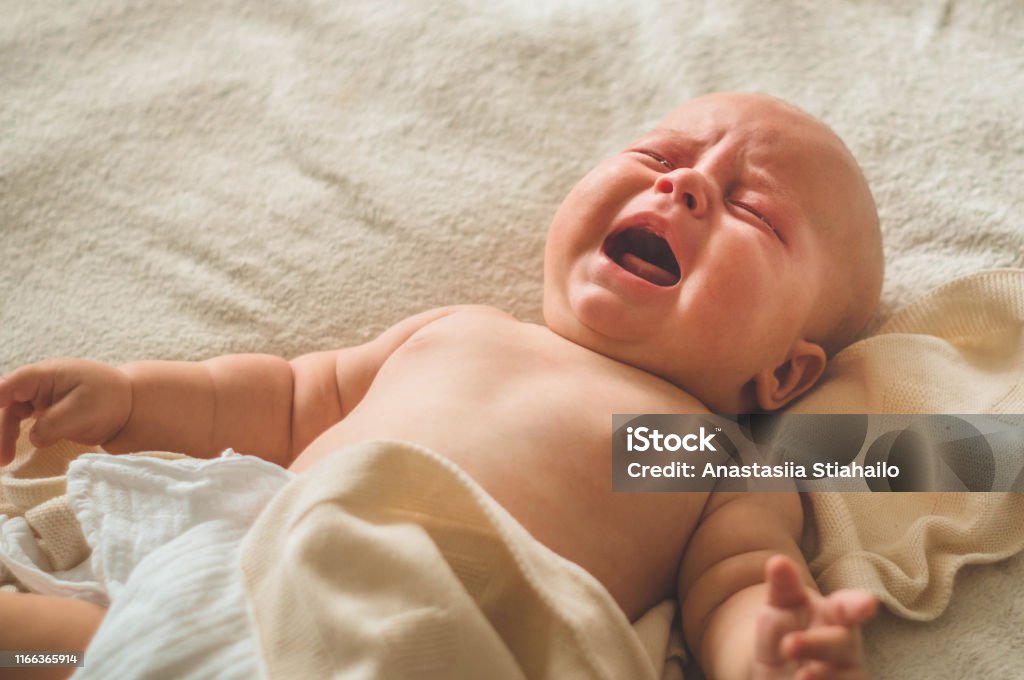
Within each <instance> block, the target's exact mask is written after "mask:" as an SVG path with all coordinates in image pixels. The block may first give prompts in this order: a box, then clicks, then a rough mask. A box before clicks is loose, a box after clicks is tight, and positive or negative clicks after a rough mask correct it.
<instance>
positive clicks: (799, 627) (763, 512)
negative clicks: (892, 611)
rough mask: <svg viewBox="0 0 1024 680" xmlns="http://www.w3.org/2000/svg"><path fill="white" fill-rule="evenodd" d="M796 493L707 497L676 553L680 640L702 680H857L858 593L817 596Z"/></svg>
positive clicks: (868, 611) (861, 606)
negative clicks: (680, 560) (680, 555)
mask: <svg viewBox="0 0 1024 680" xmlns="http://www.w3.org/2000/svg"><path fill="white" fill-rule="evenodd" d="M802 524H803V512H802V509H801V506H800V499H799V496H798V495H797V494H796V493H735V494H713V495H712V497H711V499H710V500H709V502H708V507H707V508H706V509H705V512H704V517H703V518H702V521H701V524H700V525H699V526H698V528H697V531H696V532H695V533H694V536H693V538H692V539H691V541H690V544H689V545H688V546H687V549H686V553H685V554H684V556H683V563H682V566H681V569H680V578H679V597H680V601H681V603H682V612H683V630H684V632H685V634H686V640H687V643H688V645H689V647H690V649H691V651H692V652H693V653H694V655H695V656H696V657H697V660H698V661H699V662H700V663H701V666H702V668H703V669H704V672H705V674H706V675H707V676H708V678H709V679H710V680H739V679H743V680H748V679H754V680H783V679H785V680H790V679H794V678H795V679H799V680H811V679H812V678H819V677H820V678H825V677H827V678H845V679H849V680H855V679H856V680H863V679H864V678H866V677H867V675H866V672H865V671H864V668H863V658H862V650H861V640H860V624H861V623H863V622H864V621H866V620H867V619H869V618H870V617H871V616H872V615H873V613H874V609H875V601H874V598H873V597H872V596H871V595H869V594H867V593H863V592H860V591H841V592H838V593H834V594H832V595H830V596H828V597H822V595H820V594H819V593H818V591H817V587H816V586H815V584H814V580H813V579H812V578H811V575H810V572H809V570H808V569H807V566H806V563H805V562H804V559H803V556H802V554H801V553H800V548H799V537H800V534H801V530H802Z"/></svg>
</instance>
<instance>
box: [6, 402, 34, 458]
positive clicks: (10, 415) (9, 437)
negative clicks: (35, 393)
mask: <svg viewBox="0 0 1024 680" xmlns="http://www.w3.org/2000/svg"><path fill="white" fill-rule="evenodd" d="M30 415H32V404H22V403H14V404H11V405H10V406H8V407H7V408H5V409H0V466H3V465H7V464H8V463H10V462H11V461H12V460H14V452H15V450H16V447H17V445H18V435H19V434H20V433H21V421H22V420H23V419H25V418H27V417H29V416H30Z"/></svg>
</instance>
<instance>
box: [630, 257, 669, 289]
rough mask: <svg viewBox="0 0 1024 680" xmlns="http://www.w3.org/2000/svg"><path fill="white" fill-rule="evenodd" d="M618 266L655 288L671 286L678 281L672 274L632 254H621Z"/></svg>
mask: <svg viewBox="0 0 1024 680" xmlns="http://www.w3.org/2000/svg"><path fill="white" fill-rule="evenodd" d="M619 264H620V265H621V266H622V268H623V269H625V270H626V271H628V272H630V273H631V274H636V275H637V276H639V277H640V278H641V279H645V280H647V281H650V282H651V283H653V284H654V285H656V286H671V285H674V284H675V282H676V281H677V280H678V279H679V277H678V276H676V275H675V274H673V273H672V272H669V271H665V270H664V269H662V268H661V267H659V266H658V265H656V264H654V263H653V262H648V261H647V260H644V259H642V258H639V257H637V256H636V255H634V254H633V253H623V255H622V259H621V260H620V262H619Z"/></svg>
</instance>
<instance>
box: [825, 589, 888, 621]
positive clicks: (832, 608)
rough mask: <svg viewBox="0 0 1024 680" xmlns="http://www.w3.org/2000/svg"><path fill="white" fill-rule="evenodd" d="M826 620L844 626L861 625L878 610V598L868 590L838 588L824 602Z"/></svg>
mask: <svg viewBox="0 0 1024 680" xmlns="http://www.w3.org/2000/svg"><path fill="white" fill-rule="evenodd" d="M822 607H823V610H824V614H825V617H826V620H828V621H829V622H831V623H838V624H840V625H842V626H859V625H860V624H862V623H864V622H866V621H867V620H868V619H870V618H871V617H873V616H874V615H875V613H876V612H877V611H878V600H877V598H875V596H874V595H872V594H871V593H869V592H867V591H866V590H838V591H836V592H834V593H832V594H831V595H829V596H828V597H826V598H825V600H824V602H823V603H822Z"/></svg>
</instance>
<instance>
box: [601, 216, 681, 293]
mask: <svg viewBox="0 0 1024 680" xmlns="http://www.w3.org/2000/svg"><path fill="white" fill-rule="evenodd" d="M604 252H605V254H607V255H608V257H610V258H611V259H612V261H613V262H615V264H617V265H619V266H620V267H622V268H623V269H625V270H626V271H628V272H629V273H631V274H634V275H635V276H639V277H640V278H641V279H644V280H645V281H649V282H651V283H653V284H654V285H656V286H665V287H667V286H674V285H675V284H676V283H678V282H679V263H678V262H676V256H675V254H673V252H672V248H670V247H669V245H668V242H667V241H666V240H665V239H663V238H662V237H661V236H658V235H657V234H655V233H654V232H653V231H651V230H650V229H649V228H647V227H645V226H636V227H629V228H627V229H623V230H622V231H619V232H616V233H614V234H612V235H611V236H609V237H608V240H607V241H605V244H604Z"/></svg>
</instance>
